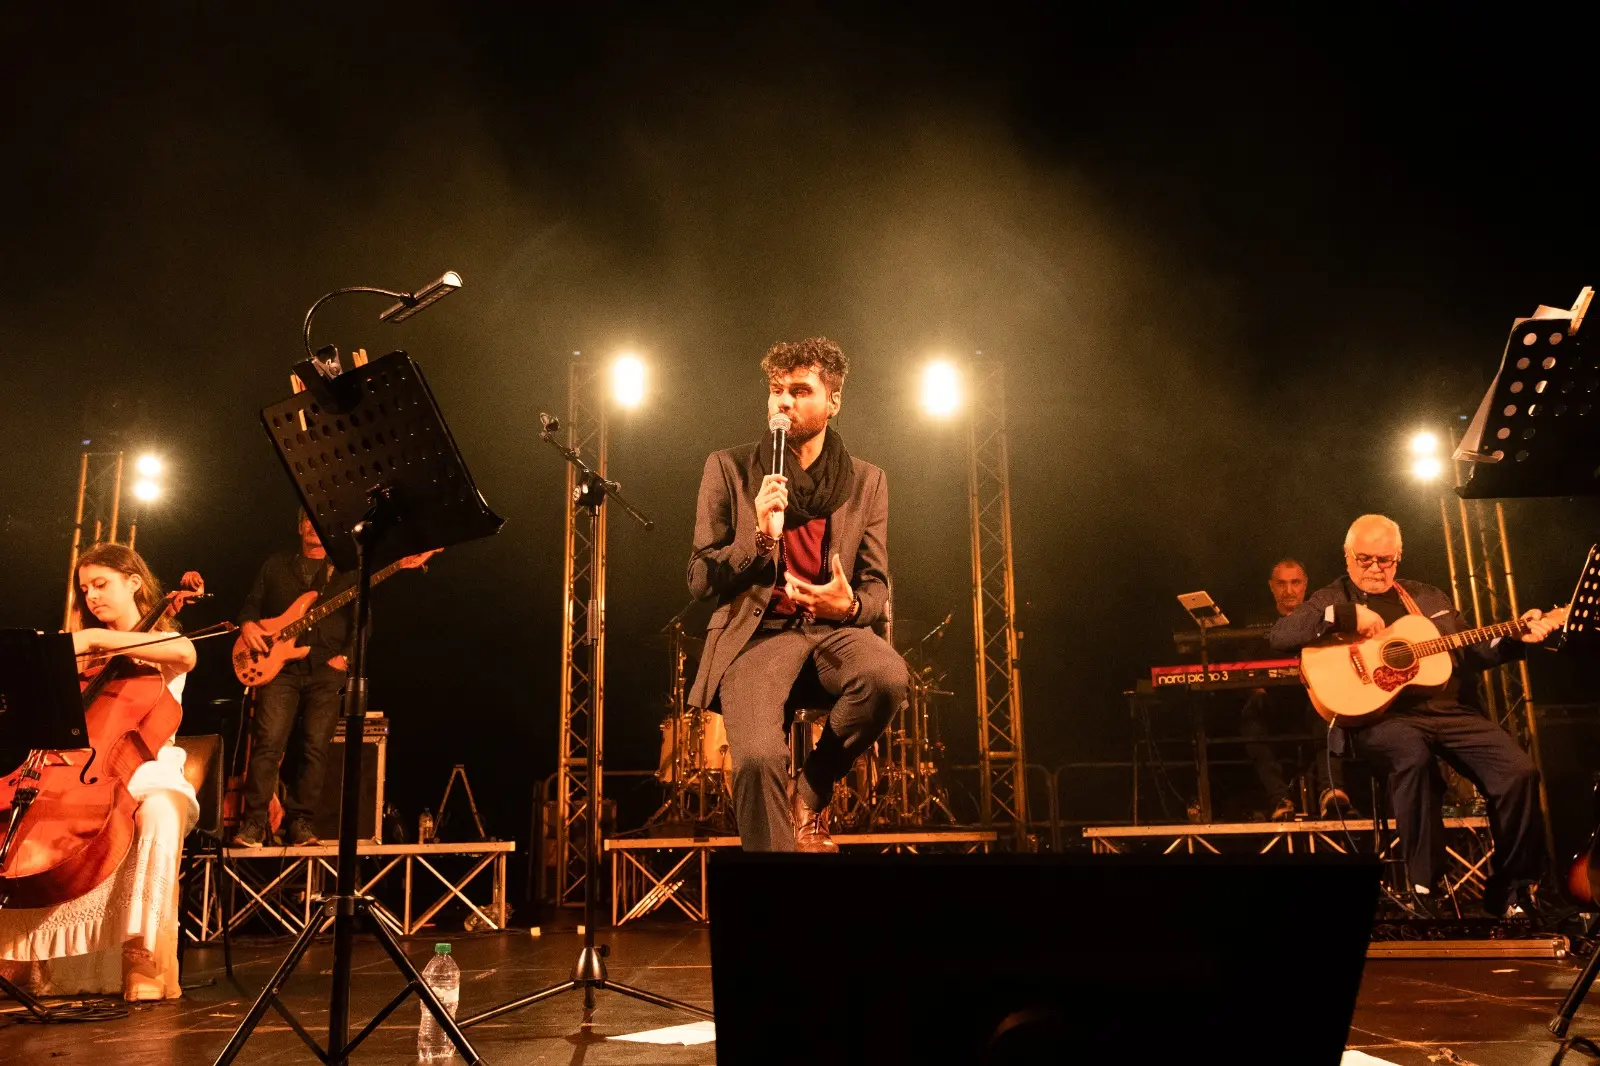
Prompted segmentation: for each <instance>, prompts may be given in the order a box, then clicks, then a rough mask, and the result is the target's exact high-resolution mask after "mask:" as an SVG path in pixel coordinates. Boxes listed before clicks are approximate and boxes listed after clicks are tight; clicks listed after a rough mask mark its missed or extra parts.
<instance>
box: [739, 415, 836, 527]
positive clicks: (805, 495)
mask: <svg viewBox="0 0 1600 1066" xmlns="http://www.w3.org/2000/svg"><path fill="white" fill-rule="evenodd" d="M771 472H772V437H771V436H767V437H765V438H763V440H762V441H761V443H760V444H759V445H757V447H756V462H755V466H754V468H753V469H752V470H751V485H750V495H751V496H755V494H756V493H757V492H759V491H760V490H761V479H762V478H763V477H765V476H766V475H767V474H769V473H771ZM783 473H784V476H785V477H787V478H788V479H789V506H788V507H787V508H786V509H785V510H784V512H783V525H784V528H785V529H794V528H795V527H797V526H803V525H805V524H806V523H807V522H809V521H811V520H812V519H813V518H825V517H827V516H828V515H831V514H833V512H834V511H836V510H838V509H839V505H840V504H842V503H844V501H846V500H848V499H849V498H850V492H851V490H852V489H854V488H855V473H856V471H855V464H854V463H852V462H851V461H850V452H849V451H848V450H847V449H846V448H845V446H844V438H843V437H841V436H839V434H838V433H837V432H835V431H834V429H833V428H832V427H831V426H830V427H829V428H828V431H827V432H826V433H824V434H823V437H822V454H821V455H819V456H817V461H816V462H814V463H812V464H811V469H809V470H803V469H801V467H800V462H799V460H797V459H796V458H795V457H794V452H793V451H792V450H791V451H790V452H789V454H788V455H786V456H784V457H783Z"/></svg>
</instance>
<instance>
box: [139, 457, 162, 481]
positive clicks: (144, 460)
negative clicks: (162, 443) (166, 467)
mask: <svg viewBox="0 0 1600 1066" xmlns="http://www.w3.org/2000/svg"><path fill="white" fill-rule="evenodd" d="M133 468H134V470H136V471H138V474H139V476H140V477H145V478H150V477H160V476H161V457H160V456H158V455H149V454H146V455H141V456H139V460H138V462H136V463H134V464H133Z"/></svg>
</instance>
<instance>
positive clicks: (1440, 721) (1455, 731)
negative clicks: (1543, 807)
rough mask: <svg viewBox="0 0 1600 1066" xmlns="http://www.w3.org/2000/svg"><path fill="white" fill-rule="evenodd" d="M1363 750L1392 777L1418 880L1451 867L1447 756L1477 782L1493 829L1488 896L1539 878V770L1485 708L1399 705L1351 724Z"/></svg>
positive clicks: (1430, 881)
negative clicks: (1442, 766)
mask: <svg viewBox="0 0 1600 1066" xmlns="http://www.w3.org/2000/svg"><path fill="white" fill-rule="evenodd" d="M1349 736H1350V741H1351V744H1352V746H1353V747H1354V748H1355V752H1356V754H1357V755H1359V756H1361V757H1362V758H1363V759H1365V760H1367V762H1369V763H1370V764H1372V766H1373V767H1374V768H1375V769H1377V770H1379V771H1380V772H1382V773H1384V774H1386V775H1387V776H1388V778H1389V802H1390V804H1391V805H1392V806H1393V808H1394V819H1395V824H1396V825H1397V826H1398V827H1399V830H1400V846H1401V848H1402V850H1403V851H1404V853H1405V860H1406V866H1407V869H1408V870H1409V876H1410V879H1411V883H1412V884H1418V885H1424V886H1427V887H1429V888H1432V887H1433V886H1434V885H1436V884H1437V883H1438V881H1439V878H1440V877H1442V876H1443V875H1444V873H1445V869H1446V866H1445V851H1444V823H1443V812H1442V807H1443V803H1444V781H1443V779H1442V778H1441V776H1440V774H1439V768H1438V764H1437V762H1436V761H1435V760H1436V759H1443V760H1444V761H1445V762H1447V763H1449V764H1450V765H1451V766H1452V767H1454V768H1455V769H1456V770H1457V771H1458V772H1459V773H1461V774H1462V775H1463V776H1464V777H1466V778H1467V779H1468V780H1469V781H1471V782H1472V783H1473V784H1474V785H1477V786H1478V791H1479V792H1481V793H1483V796H1484V798H1485V800H1487V802H1488V807H1489V827H1490V830H1491V831H1492V832H1493V834H1494V859H1493V863H1492V864H1493V868H1494V873H1493V875H1492V876H1491V877H1490V887H1489V889H1487V890H1486V891H1485V896H1486V898H1487V897H1489V896H1491V895H1493V894H1495V893H1497V892H1498V893H1503V892H1504V891H1505V890H1506V889H1507V888H1508V887H1509V886H1510V885H1512V884H1514V883H1517V882H1531V881H1537V880H1538V879H1539V875H1540V872H1541V870H1542V868H1543V865H1544V836H1543V829H1542V823H1541V822H1540V820H1539V775H1538V773H1537V771H1535V770H1534V767H1533V760H1532V759H1531V758H1529V756H1528V753H1527V752H1525V751H1523V750H1522V748H1521V747H1520V746H1518V744H1517V742H1516V741H1514V740H1512V739H1511V737H1510V736H1509V735H1508V734H1507V733H1506V732H1505V730H1503V729H1501V728H1500V727H1499V726H1497V725H1495V724H1494V723H1493V722H1491V721H1489V720H1488V719H1487V718H1485V717H1483V716H1482V715H1480V714H1475V713H1472V712H1470V711H1466V710H1462V711H1458V712H1447V713H1430V712H1419V711H1410V710H1401V711H1394V712H1391V713H1390V714H1387V715H1385V716H1384V717H1382V718H1380V719H1378V720H1377V721H1376V722H1373V723H1372V724H1371V725H1367V726H1363V727H1361V728H1360V729H1351V730H1349Z"/></svg>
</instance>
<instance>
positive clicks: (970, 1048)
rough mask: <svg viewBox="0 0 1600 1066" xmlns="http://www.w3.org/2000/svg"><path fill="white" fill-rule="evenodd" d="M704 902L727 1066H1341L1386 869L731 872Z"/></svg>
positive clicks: (866, 865) (891, 865) (1068, 862)
mask: <svg viewBox="0 0 1600 1066" xmlns="http://www.w3.org/2000/svg"><path fill="white" fill-rule="evenodd" d="M708 895H709V898H710V900H711V901H712V906H711V962H712V970H711V980H712V988H713V993H714V996H715V1000H716V1014H717V1061H718V1062H719V1063H723V1064H733V1066H743V1064H757V1063H759V1064H761V1066H778V1064H783V1063H808V1064H809V1063H819V1062H825V1063H829V1064H830V1066H845V1064H850V1063H863V1064H866V1063H872V1064H880V1063H885V1062H907V1063H918V1064H928V1063H961V1064H973V1066H977V1064H985V1066H999V1064H1008V1066H1009V1064H1015V1063H1046V1062H1048V1063H1061V1062H1102V1061H1115V1062H1166V1061H1173V1062H1208V1061H1226V1062H1229V1063H1238V1064H1245V1063H1273V1064H1281V1063H1285V1062H1293V1063H1296V1064H1297V1066H1317V1064H1321V1063H1325V1064H1328V1066H1334V1064H1336V1063H1338V1062H1339V1060H1340V1058H1341V1056H1342V1054H1343V1050H1344V1045H1345V1038H1346V1034H1347V1032H1348V1029H1349V1025H1350V1018H1351V1015H1352V1013H1353V1012H1354V1010H1355V1002H1356V990H1357V986H1358V985H1359V984H1360V980H1361V970H1362V965H1363V963H1364V962H1365V959H1366V947H1367V940H1368V931H1369V929H1370V927H1371V922H1372V916H1373V911H1374V908H1375V906H1376V902H1377V897H1378V867H1377V865H1376V864H1375V863H1373V862H1371V861H1367V860H1363V859H1347V858H1345V857H1343V856H1324V855H1314V856H1293V857H1286V858H1285V859H1277V858H1274V857H1269V856H1261V857H1256V856H1251V857H1247V858H1236V857H1231V856H1230V857H1227V858H1220V859H1210V860H1202V859H1198V858H1197V859H1187V858H1177V857H1163V858H1121V857H1115V856H1110V857H1101V856H1095V857H1087V856H1085V857H1081V858H1079V857H1072V858H1067V857H1060V856H1002V855H995V856H978V855H974V856H904V857H901V856H882V855H871V856H868V855H832V856H810V855H745V854H737V853H733V854H721V853H719V854H716V855H713V856H712V859H711V869H710V883H709V885H708Z"/></svg>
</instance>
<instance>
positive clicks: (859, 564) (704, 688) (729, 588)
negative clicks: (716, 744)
mask: <svg viewBox="0 0 1600 1066" xmlns="http://www.w3.org/2000/svg"><path fill="white" fill-rule="evenodd" d="M755 461H756V445H754V444H746V445H742V446H741V447H738V448H726V449H724V450H722V451H720V452H712V453H711V455H709V456H708V457H707V458H706V468H705V472H704V473H703V474H702V475H701V477H700V497H699V501H698V503H697V505H696V514H695V522H694V554H693V555H692V556H690V558H689V591H690V592H692V593H694V595H695V596H696V597H698V598H700V599H703V600H711V599H715V600H716V601H717V602H718V607H717V610H716V612H715V613H714V614H712V616H711V621H710V623H709V624H708V626H707V627H706V647H705V651H704V653H703V654H702V655H701V657H700V669H699V672H697V673H696V674H695V679H694V688H693V689H692V690H691V691H690V693H689V704H690V705H691V706H694V707H711V706H714V701H715V699H716V695H717V687H718V686H719V685H721V684H722V675H723V674H724V673H726V672H727V669H728V665H729V664H730V663H732V662H733V660H734V659H735V658H737V657H738V655H739V653H740V652H741V651H743V650H744V646H745V644H746V643H747V642H748V641H749V640H750V636H751V634H753V633H754V632H755V631H756V627H757V626H759V625H760V624H761V619H762V618H763V617H765V615H766V612H767V602H768V601H769V600H770V599H771V598H772V586H773V582H774V581H775V580H776V578H777V570H776V565H775V563H774V562H773V560H772V559H771V557H763V556H760V555H758V554H757V553H756V505H755V499H754V497H752V496H751V495H750V489H749V482H750V474H751V469H752V467H753V466H754V464H755ZM850 461H851V462H852V463H853V464H854V465H855V484H854V486H853V487H852V489H851V492H850V498H849V499H848V500H846V501H845V502H844V503H843V504H842V505H840V507H839V508H838V510H836V511H834V512H833V514H832V515H831V516H830V517H829V538H830V540H831V551H832V553H833V554H835V555H838V556H839V562H840V565H842V566H843V567H844V568H845V569H846V570H847V571H848V572H849V573H850V584H851V586H852V587H853V588H854V589H855V593H856V597H857V598H858V599H860V601H861V613H860V614H859V615H858V616H857V617H856V620H855V624H856V625H858V626H863V627H871V628H874V629H877V630H879V631H880V632H881V631H882V629H883V627H884V625H885V624H886V623H887V622H888V614H889V483H888V479H886V478H885V477H884V475H883V471H882V470H880V469H878V468H877V467H875V466H873V465H872V464H871V463H869V462H866V461H864V460H862V459H857V458H855V457H854V456H851V459H850ZM773 681H774V684H775V685H778V684H782V685H784V686H785V688H787V686H789V685H792V684H793V683H794V678H792V677H791V678H774V679H773Z"/></svg>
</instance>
